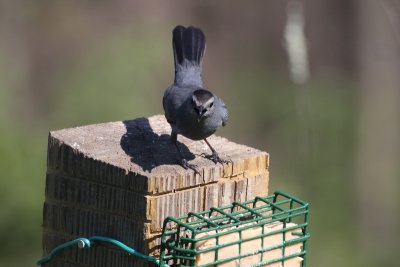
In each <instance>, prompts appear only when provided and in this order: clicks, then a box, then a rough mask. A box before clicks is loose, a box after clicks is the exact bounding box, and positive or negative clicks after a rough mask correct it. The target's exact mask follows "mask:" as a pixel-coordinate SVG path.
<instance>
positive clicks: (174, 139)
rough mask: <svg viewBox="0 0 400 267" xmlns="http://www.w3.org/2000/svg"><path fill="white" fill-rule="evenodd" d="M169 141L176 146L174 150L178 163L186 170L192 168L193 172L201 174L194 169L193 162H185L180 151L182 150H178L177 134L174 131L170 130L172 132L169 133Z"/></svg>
mask: <svg viewBox="0 0 400 267" xmlns="http://www.w3.org/2000/svg"><path fill="white" fill-rule="evenodd" d="M171 142H172V143H174V145H175V147H176V150H177V151H178V154H179V164H180V165H181V166H182V167H183V168H185V169H186V170H187V169H191V170H193V171H194V172H195V173H197V174H198V175H200V176H201V173H200V172H199V171H198V170H197V169H196V167H197V166H196V165H194V164H189V163H188V162H187V160H186V159H185V158H184V157H183V153H182V151H181V150H180V148H179V146H178V135H177V134H176V133H175V132H172V133H171Z"/></svg>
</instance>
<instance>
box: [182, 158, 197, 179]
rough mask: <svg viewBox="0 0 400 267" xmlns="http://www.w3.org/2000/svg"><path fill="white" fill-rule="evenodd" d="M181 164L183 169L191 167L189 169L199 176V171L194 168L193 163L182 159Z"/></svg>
mask: <svg viewBox="0 0 400 267" xmlns="http://www.w3.org/2000/svg"><path fill="white" fill-rule="evenodd" d="M181 166H182V167H183V168H185V170H187V169H191V170H193V171H194V172H195V173H196V174H198V175H200V176H201V173H200V172H199V171H198V170H197V169H196V167H197V166H196V165H194V164H190V163H188V162H187V160H186V159H182V160H181Z"/></svg>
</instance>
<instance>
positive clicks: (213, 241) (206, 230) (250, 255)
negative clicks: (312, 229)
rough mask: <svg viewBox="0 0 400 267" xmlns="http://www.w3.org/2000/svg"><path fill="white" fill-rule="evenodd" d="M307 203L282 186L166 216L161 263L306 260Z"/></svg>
mask: <svg viewBox="0 0 400 267" xmlns="http://www.w3.org/2000/svg"><path fill="white" fill-rule="evenodd" d="M308 212H309V205H308V204H307V203H305V202H303V201H301V200H300V199H298V198H295V197H293V196H291V195H288V194H286V193H283V192H275V193H274V194H272V195H269V196H266V197H257V198H255V199H253V200H250V201H246V202H242V203H239V202H234V203H232V204H231V205H229V206H226V207H221V208H211V209H210V210H207V211H203V212H190V213H189V214H188V215H187V216H182V217H177V218H173V217H168V218H166V219H165V221H164V227H163V232H162V236H161V253H160V262H159V263H160V266H163V265H164V264H168V265H169V266H180V267H188V266H198V267H207V266H221V267H230V266H242V267H244V266H253V267H256V266H267V267H280V266H283V267H286V266H287V267H292V266H301V267H306V266H307V241H308V239H309V237H310V235H309V232H308Z"/></svg>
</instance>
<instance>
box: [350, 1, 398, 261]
mask: <svg viewBox="0 0 400 267" xmlns="http://www.w3.org/2000/svg"><path fill="white" fill-rule="evenodd" d="M358 7H359V12H360V13H359V21H358V23H359V24H358V27H359V31H358V32H359V36H358V42H359V43H358V45H359V64H360V65H359V67H360V81H361V86H360V88H361V92H360V124H359V129H358V131H359V132H358V135H359V136H360V139H359V144H358V145H359V146H358V159H357V178H356V190H357V198H358V202H357V205H358V207H357V210H358V212H359V214H358V215H359V216H358V219H359V222H358V223H359V244H360V248H361V249H362V252H363V253H362V255H361V256H362V257H363V261H365V262H364V264H363V266H391V264H390V263H392V262H394V261H393V259H394V257H397V255H396V254H395V250H396V248H397V247H398V238H399V236H400V234H399V232H398V230H399V229H397V225H398V220H399V218H398V216H397V213H398V203H399V197H398V190H399V182H398V179H399V173H400V172H399V158H400V149H399V148H400V144H399V136H400V120H399V114H400V108H399V106H398V105H397V104H398V102H399V99H400V42H399V40H400V38H399V36H400V24H399V23H400V5H399V4H395V0H393V1H383V0H382V1H373V0H367V1H366V0H360V1H358ZM378 255H379V256H378ZM391 260H392V261H391Z"/></svg>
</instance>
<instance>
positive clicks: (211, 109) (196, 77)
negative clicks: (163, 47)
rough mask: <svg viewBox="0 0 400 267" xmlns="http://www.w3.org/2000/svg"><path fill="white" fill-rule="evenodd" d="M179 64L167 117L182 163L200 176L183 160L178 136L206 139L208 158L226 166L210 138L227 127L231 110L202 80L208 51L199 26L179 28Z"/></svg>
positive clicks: (176, 55) (168, 98)
mask: <svg viewBox="0 0 400 267" xmlns="http://www.w3.org/2000/svg"><path fill="white" fill-rule="evenodd" d="M172 45H173V50H174V61H175V80H174V83H173V84H172V85H171V86H170V87H168V88H167V89H166V90H165V92H164V97H163V107H164V112H165V117H166V119H167V121H168V123H169V124H170V125H171V128H172V133H171V141H172V142H173V143H174V144H175V147H176V148H177V151H178V153H179V156H180V164H181V165H182V166H183V167H184V168H185V169H187V168H190V169H192V170H194V171H195V172H196V173H198V171H197V170H196V168H195V166H194V165H192V164H189V163H188V162H187V161H186V159H185V158H184V157H183V155H182V152H181V151H180V149H179V147H178V144H177V135H178V134H181V135H183V136H185V137H187V138H189V139H192V140H204V141H205V142H206V144H207V145H208V146H209V147H210V149H211V152H212V154H211V155H210V156H207V158H209V159H211V160H212V161H213V162H214V163H217V162H219V163H225V162H226V161H225V160H222V159H221V158H220V157H219V156H218V154H217V152H216V151H215V149H214V148H213V147H212V146H211V145H210V143H209V142H208V141H207V139H206V138H207V137H209V136H210V135H212V134H213V133H215V131H216V130H217V129H218V128H219V127H221V126H225V124H226V122H227V120H228V110H227V108H226V106H225V104H224V102H223V101H222V100H221V99H220V98H219V97H217V96H216V95H214V94H213V93H211V92H210V91H208V90H206V89H204V88H203V81H202V79H201V65H202V58H203V54H204V51H205V48H206V39H205V36H204V34H203V32H202V31H201V30H200V29H197V28H195V27H188V28H185V27H183V26H177V27H175V29H174V30H173V32H172Z"/></svg>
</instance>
